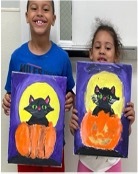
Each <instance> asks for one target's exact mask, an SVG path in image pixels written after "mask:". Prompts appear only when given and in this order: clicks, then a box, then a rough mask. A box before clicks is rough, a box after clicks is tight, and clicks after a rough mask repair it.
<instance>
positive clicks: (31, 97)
mask: <svg viewBox="0 0 138 174" xmlns="http://www.w3.org/2000/svg"><path fill="white" fill-rule="evenodd" d="M33 101H34V98H33V96H32V95H30V98H29V103H31V102H33Z"/></svg>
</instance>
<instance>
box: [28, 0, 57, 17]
mask: <svg viewBox="0 0 138 174" xmlns="http://www.w3.org/2000/svg"><path fill="white" fill-rule="evenodd" d="M51 4H52V10H53V14H55V5H54V1H53V0H51ZM26 8H27V12H28V8H29V0H28V1H27V6H26Z"/></svg>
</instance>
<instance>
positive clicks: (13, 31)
mask: <svg viewBox="0 0 138 174" xmlns="http://www.w3.org/2000/svg"><path fill="white" fill-rule="evenodd" d="M20 44H21V28H20V13H19V9H12V10H11V9H3V10H2V13H1V97H2V98H3V96H4V94H5V90H4V85H5V81H6V76H7V70H8V64H9V60H10V55H11V53H12V52H13V50H14V49H15V48H17V47H18V46H19V45H20ZM1 123H2V124H1V171H3V172H15V171H16V165H14V164H9V165H8V163H7V154H8V133H9V132H8V131H9V117H8V116H5V115H4V113H3V109H2V110H1Z"/></svg>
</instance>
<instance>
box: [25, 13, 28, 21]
mask: <svg viewBox="0 0 138 174" xmlns="http://www.w3.org/2000/svg"><path fill="white" fill-rule="evenodd" d="M25 18H26V22H27V23H28V13H27V12H26V13H25Z"/></svg>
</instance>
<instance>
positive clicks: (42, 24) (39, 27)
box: [26, 0, 56, 34]
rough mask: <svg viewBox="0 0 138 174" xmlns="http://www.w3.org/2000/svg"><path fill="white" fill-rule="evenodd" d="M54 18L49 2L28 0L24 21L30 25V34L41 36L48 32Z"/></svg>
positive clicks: (48, 0)
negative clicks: (34, 33) (35, 33)
mask: <svg viewBox="0 0 138 174" xmlns="http://www.w3.org/2000/svg"><path fill="white" fill-rule="evenodd" d="M55 19H56V16H55V15H54V13H53V8H52V2H51V1H50V0H47V1H45V0H43V1H40V0H35V1H33V0H29V6H28V11H27V12H26V21H27V23H29V24H30V29H31V31H32V32H37V33H38V34H43V33H45V32H50V29H51V25H52V26H54V23H55Z"/></svg>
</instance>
